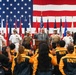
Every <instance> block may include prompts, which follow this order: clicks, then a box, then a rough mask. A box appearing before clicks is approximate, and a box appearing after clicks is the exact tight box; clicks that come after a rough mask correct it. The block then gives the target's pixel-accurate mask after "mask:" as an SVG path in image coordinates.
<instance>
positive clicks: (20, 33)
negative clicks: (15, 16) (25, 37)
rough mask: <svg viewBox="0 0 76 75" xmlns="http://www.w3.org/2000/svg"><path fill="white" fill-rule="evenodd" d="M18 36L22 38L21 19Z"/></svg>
mask: <svg viewBox="0 0 76 75" xmlns="http://www.w3.org/2000/svg"><path fill="white" fill-rule="evenodd" d="M19 35H20V36H21V37H22V23H21V18H20V27H19Z"/></svg>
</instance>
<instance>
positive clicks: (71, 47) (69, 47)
mask: <svg viewBox="0 0 76 75" xmlns="http://www.w3.org/2000/svg"><path fill="white" fill-rule="evenodd" d="M67 51H68V53H71V54H72V53H73V51H74V46H73V45H68V47H67Z"/></svg>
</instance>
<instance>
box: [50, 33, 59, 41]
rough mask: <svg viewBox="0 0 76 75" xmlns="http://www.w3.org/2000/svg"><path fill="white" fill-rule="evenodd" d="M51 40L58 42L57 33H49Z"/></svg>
mask: <svg viewBox="0 0 76 75" xmlns="http://www.w3.org/2000/svg"><path fill="white" fill-rule="evenodd" d="M51 41H52V42H58V41H60V36H59V35H58V34H53V35H51Z"/></svg>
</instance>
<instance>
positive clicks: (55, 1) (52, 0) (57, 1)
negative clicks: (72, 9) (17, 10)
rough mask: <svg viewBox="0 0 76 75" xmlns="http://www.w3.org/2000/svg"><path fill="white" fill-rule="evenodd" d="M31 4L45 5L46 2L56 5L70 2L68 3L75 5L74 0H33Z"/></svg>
mask: <svg viewBox="0 0 76 75" xmlns="http://www.w3.org/2000/svg"><path fill="white" fill-rule="evenodd" d="M33 4H38V5H47V4H56V5H61V4H70V5H72V4H73V5H74V4H75V5H76V0H33Z"/></svg>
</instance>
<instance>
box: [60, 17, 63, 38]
mask: <svg viewBox="0 0 76 75" xmlns="http://www.w3.org/2000/svg"><path fill="white" fill-rule="evenodd" d="M59 34H60V37H61V38H62V37H63V35H62V18H60V29H59Z"/></svg>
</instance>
